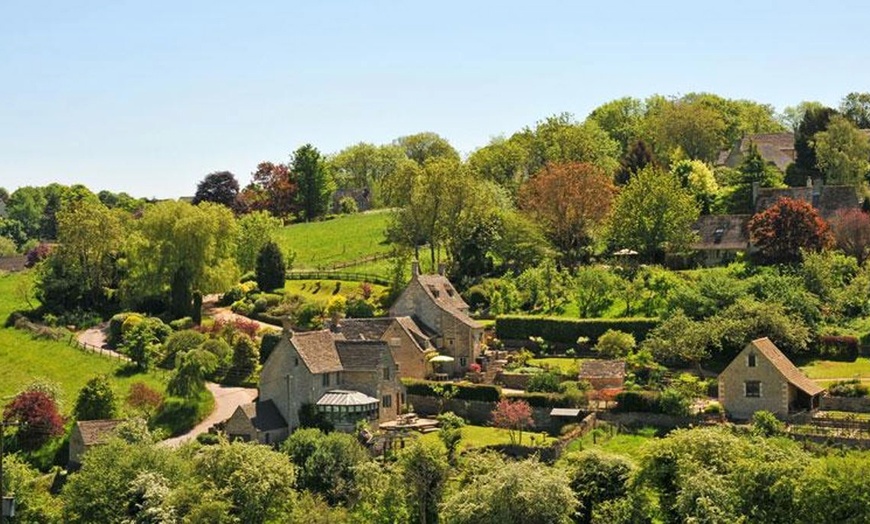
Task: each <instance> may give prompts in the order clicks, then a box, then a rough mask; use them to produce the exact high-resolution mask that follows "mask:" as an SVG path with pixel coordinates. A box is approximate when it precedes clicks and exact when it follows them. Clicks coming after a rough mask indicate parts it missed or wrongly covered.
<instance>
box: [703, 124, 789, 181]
mask: <svg viewBox="0 0 870 524" xmlns="http://www.w3.org/2000/svg"><path fill="white" fill-rule="evenodd" d="M750 144H755V147H757V148H758V154H759V155H761V158H763V159H764V160H765V162H768V163H770V164H773V165H775V166H776V167H777V169H779V170H780V171H782V172H783V173H784V172H785V170H786V168H787V167H788V165H789V164H791V163H792V162H794V159H795V150H794V134H793V133H759V134H754V135H747V136H744V137H742V138H740V139H739V140H737V141H736V142H735V143H734V145H733V146H732V147H731V149H729V150H726V151H722V152H720V153H719V158H718V160H717V161H716V165H717V166H727V167H730V168H734V169H736V168H738V167H740V164H741V163H743V160H744V158H746V153H747V152H749V146H750Z"/></svg>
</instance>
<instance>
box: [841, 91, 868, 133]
mask: <svg viewBox="0 0 870 524" xmlns="http://www.w3.org/2000/svg"><path fill="white" fill-rule="evenodd" d="M840 113H842V114H843V116H845V117H846V118H848V119H849V120H851V121H852V123H853V124H855V125H856V126H858V128H860V129H870V93H849V94H848V95H846V96H845V97H843V100H842V101H841V102H840Z"/></svg>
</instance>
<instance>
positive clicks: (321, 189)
mask: <svg viewBox="0 0 870 524" xmlns="http://www.w3.org/2000/svg"><path fill="white" fill-rule="evenodd" d="M291 171H292V172H293V176H295V177H296V181H297V186H298V191H297V193H296V202H297V204H298V205H299V207H300V209H301V210H302V218H303V219H304V220H305V221H306V222H310V221H311V220H313V219H315V218H317V217H319V216H322V215H324V214H326V212H327V210H328V209H329V202H330V197H331V196H332V192H333V191H335V182H334V181H333V180H332V175H331V174H330V173H329V172H328V171H327V168H326V164H325V162H324V160H323V157H322V156H321V154H320V151H318V150H317V148H315V147H313V146H312V145H311V144H305V145H304V146H302V147H300V148H299V149H297V150H296V151H295V152H294V153H293V160H292V166H291Z"/></svg>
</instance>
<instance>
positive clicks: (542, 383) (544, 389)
mask: <svg viewBox="0 0 870 524" xmlns="http://www.w3.org/2000/svg"><path fill="white" fill-rule="evenodd" d="M526 391H528V392H529V393H558V392H559V375H557V374H555V373H551V372H549V371H547V372H544V373H538V374H536V375H532V377H531V378H530V379H529V385H528V386H527V387H526Z"/></svg>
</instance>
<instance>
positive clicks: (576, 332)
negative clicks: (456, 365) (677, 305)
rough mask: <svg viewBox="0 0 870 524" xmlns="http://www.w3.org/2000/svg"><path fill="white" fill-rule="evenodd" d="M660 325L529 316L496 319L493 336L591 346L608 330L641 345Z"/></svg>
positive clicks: (653, 320) (651, 320)
mask: <svg viewBox="0 0 870 524" xmlns="http://www.w3.org/2000/svg"><path fill="white" fill-rule="evenodd" d="M658 325H659V319H657V318H580V319H571V318H560V317H542V316H531V315H502V316H499V317H497V318H496V319H495V335H496V336H497V337H498V338H500V339H501V340H528V338H529V337H541V338H543V339H544V340H545V341H547V342H561V343H563V344H576V343H577V339H578V338H580V337H587V338H589V342H590V343H591V344H595V342H597V341H598V337H600V336H601V335H603V334H604V333H605V332H606V331H607V330H609V329H615V330H617V331H624V332H625V333H631V334H632V335H634V338H635V340H637V341H638V342H640V341H641V340H643V339H644V338H646V335H647V333H649V332H650V331H651V330H652V329H653V328H655V327H656V326H658Z"/></svg>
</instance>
